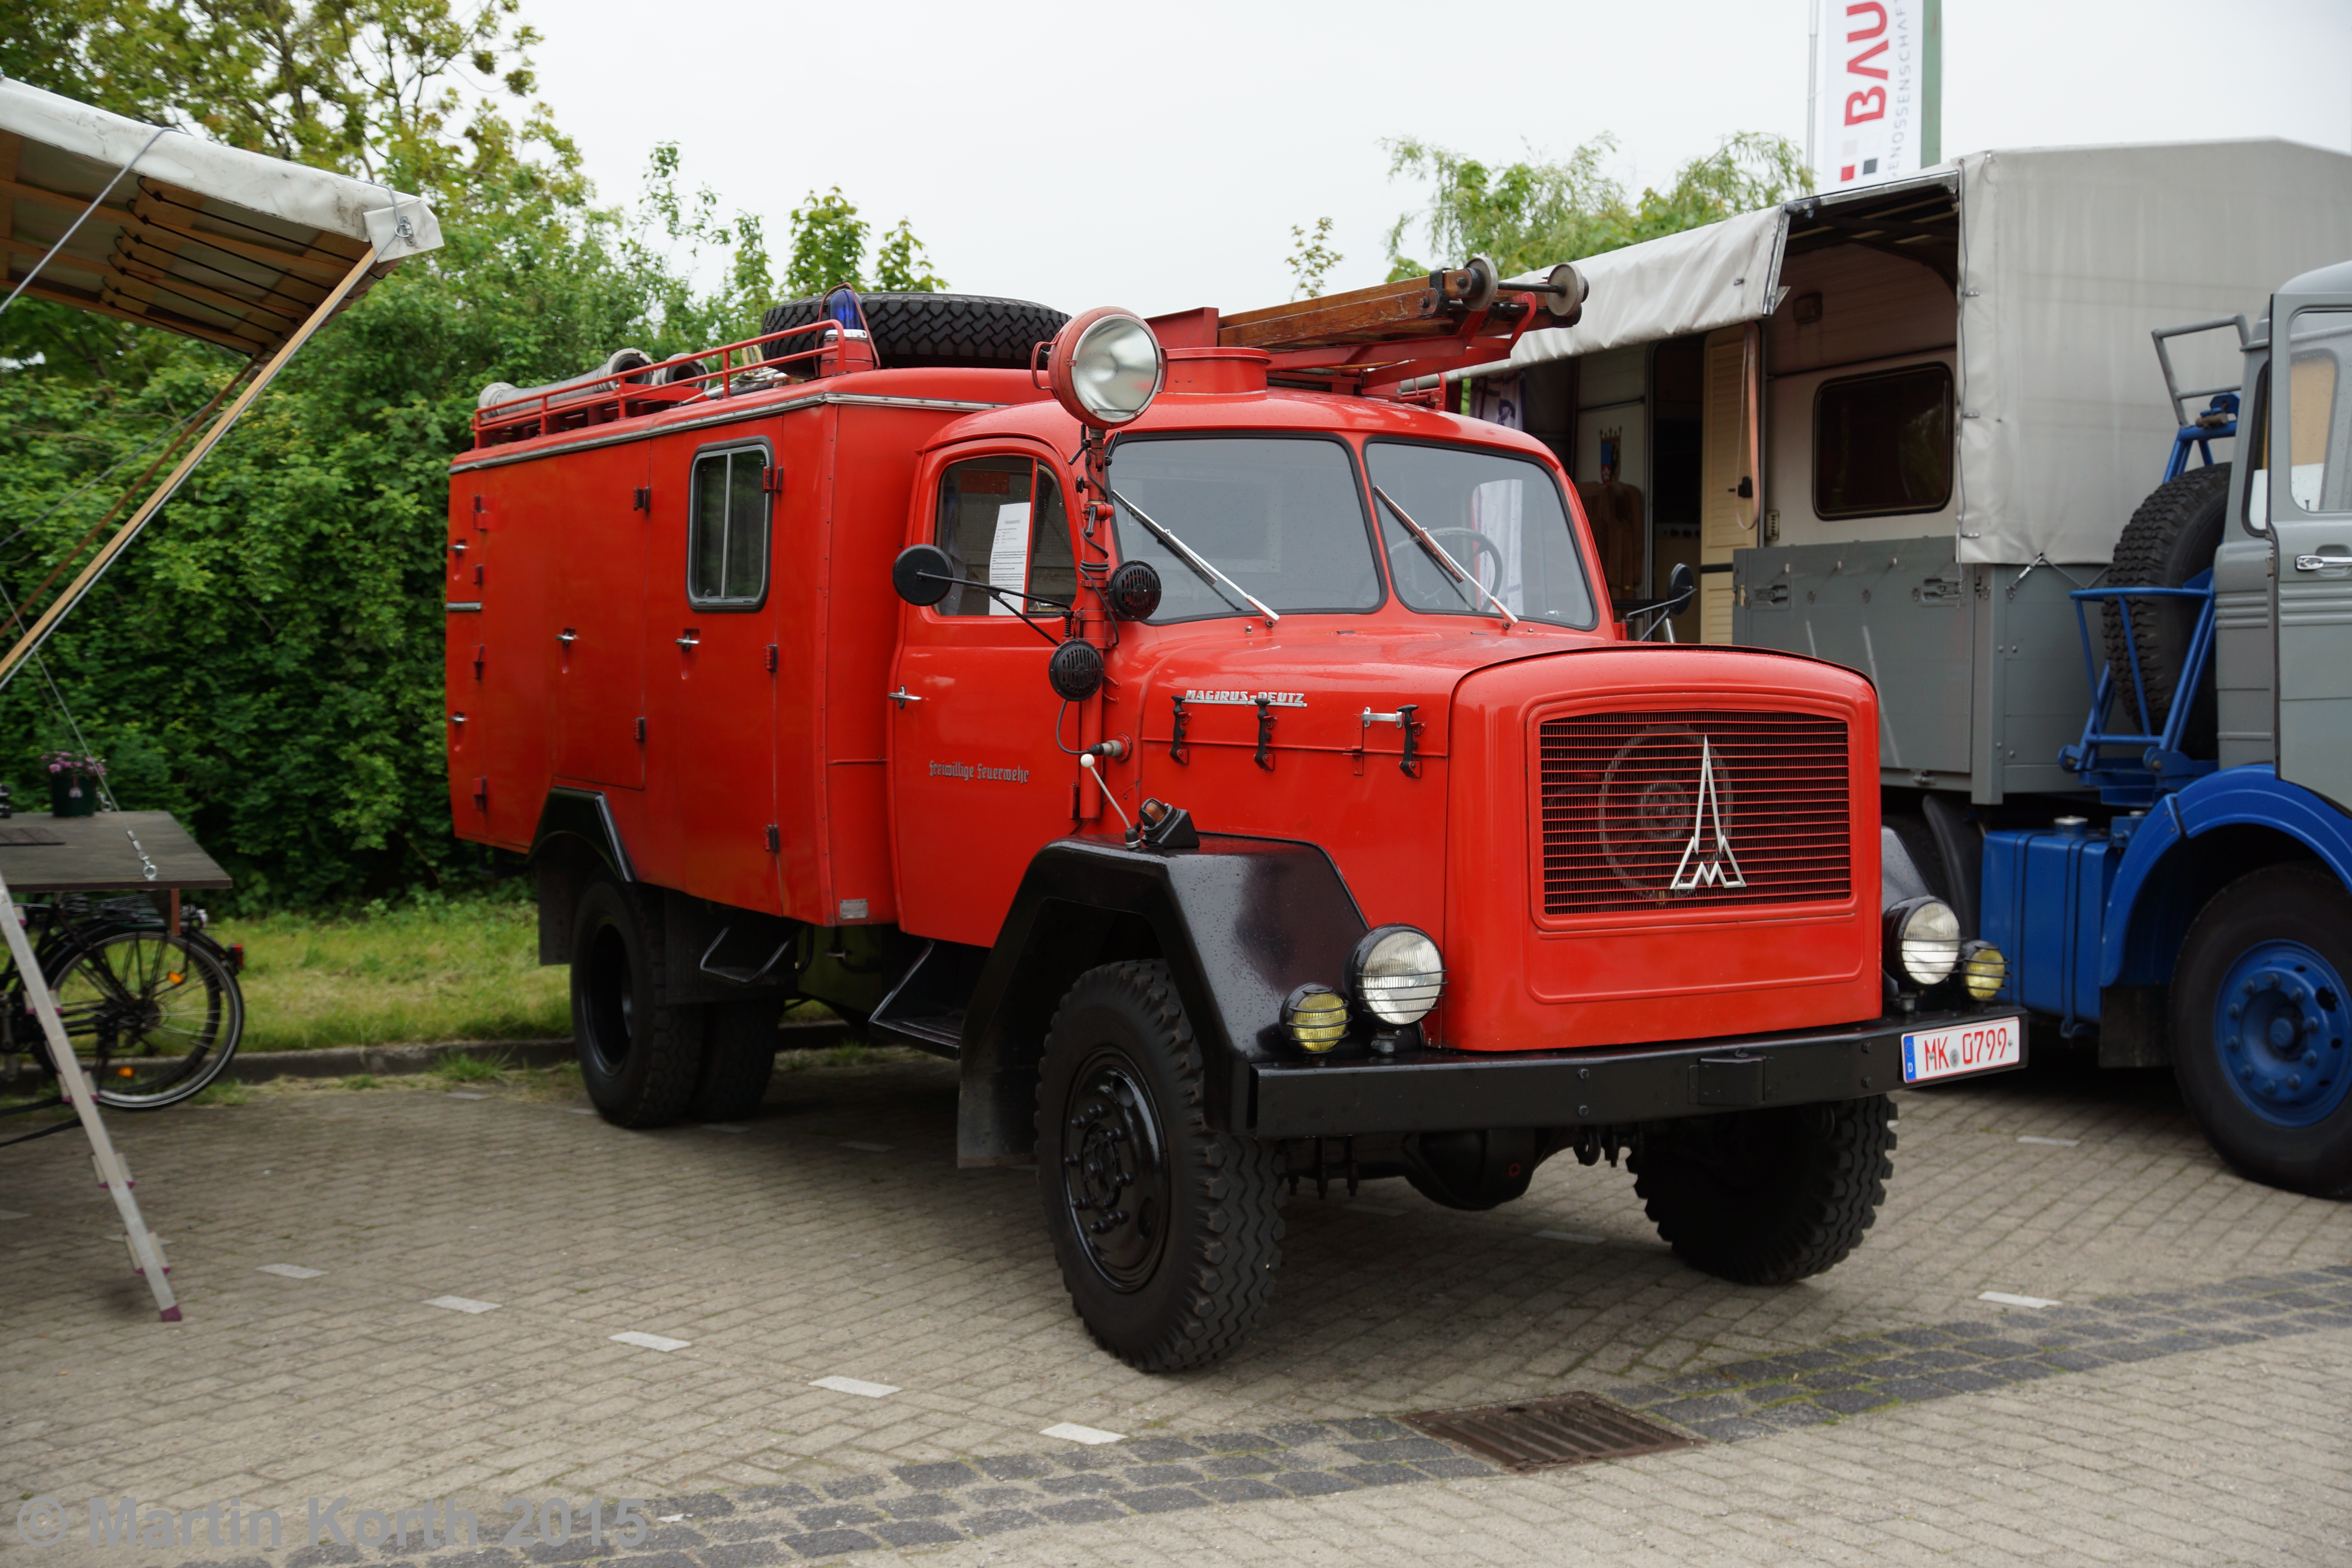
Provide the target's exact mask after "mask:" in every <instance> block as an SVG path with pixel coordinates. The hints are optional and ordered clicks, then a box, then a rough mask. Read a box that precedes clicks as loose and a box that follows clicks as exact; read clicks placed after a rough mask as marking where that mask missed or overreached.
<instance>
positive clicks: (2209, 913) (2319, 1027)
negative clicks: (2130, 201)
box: [2172, 866, 2352, 1197]
mask: <svg viewBox="0 0 2352 1568" xmlns="http://www.w3.org/2000/svg"><path fill="white" fill-rule="evenodd" d="M2347 984H2352V897H2348V896H2347V894H2346V893H2345V890H2344V888H2343V886H2342V885H2341V884H2340V883H2338V882H2337V881H2336V879H2335V878H2334V877H2332V876H2330V875H2329V874H2328V873H2326V871H2324V870H2321V869H2319V868H2317V867H2314V866H2267V867H2264V868H2263V869H2261V870H2259V871H2254V872H2252V873H2250V874H2248V875H2246V876H2243V877H2241V878H2239V879H2237V880H2236V881H2234V882H2232V883H2231V884H2230V885H2229V886H2228V887H2226V888H2224V889H2221V891H2220V892H2219V893H2216V894H2215V895H2213V898H2212V900H2211V901H2210V902H2209V903H2208V904H2207V905H2206V906H2205V908H2204V909H2203V910H2200V911H2199V913H2198V916H2197V919H2196V920H2195V921H2193V922H2192V923H2191V924H2190V925H2189V934H2188V936H2187V937H2186V938H2185V939H2184V940H2183V941H2182V942H2181V944H2180V961H2179V963H2178V964H2177V965H2175V967H2174V969H2173V975H2172V1041H2173V1046H2172V1063H2173V1068H2172V1070H2173V1074H2174V1076H2175V1077H2176V1078H2177V1079H2179V1083H2180V1093H2181V1097H2182V1098H2183V1099H2185V1100H2187V1101H2188V1102H2189V1112H2190V1114H2192V1115H2194V1116H2195V1117H2196V1118H2197V1122H2198V1125H2199V1126H2200V1127H2202V1128H2203V1129H2204V1130H2205V1136H2206V1137H2207V1138H2208V1139H2210V1141H2211V1142H2212V1144H2213V1148H2214V1150H2215V1152H2218V1153H2220V1155H2221V1158H2223V1159H2224V1160H2227V1161H2228V1162H2229V1163H2231V1165H2233V1166H2235V1167H2236V1168H2237V1169H2238V1170H2239V1171H2241V1172H2242V1173H2245V1174H2246V1175H2249V1176H2252V1177H2253V1178H2254V1179H2255V1180H2256V1181H2259V1182H2267V1183H2269V1184H2271V1185H2273V1186H2277V1187H2285V1188H2288V1189H2289V1190H2291V1191H2294V1192H2298V1193H2311V1194H2316V1195H2317V1196H2320V1197H2345V1196H2352V1092H2347V1091H2352V1046H2347V1043H2346V1042H2347V1039H2352V989H2347Z"/></svg>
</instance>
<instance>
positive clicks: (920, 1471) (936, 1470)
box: [890, 1460, 980, 1491]
mask: <svg viewBox="0 0 2352 1568" xmlns="http://www.w3.org/2000/svg"><path fill="white" fill-rule="evenodd" d="M890 1473H891V1474H892V1475H894V1476H896V1477H898V1479H900V1480H901V1481H904V1482H905V1483H906V1484H907V1485H908V1486H910V1487H913V1488H915V1489H917V1490H919V1491H936V1490H943V1489H946V1488H949V1487H961V1486H966V1485H969V1484H970V1483H971V1482H973V1481H976V1480H978V1479H980V1472H979V1471H977V1470H975V1469H973V1468H971V1466H970V1465H967V1464H963V1463H961V1462H959V1461H952V1460H951V1461H950V1462H948V1463H945V1464H938V1465H900V1466H899V1467H898V1468H896V1469H894V1470H892V1471H891V1472H890Z"/></svg>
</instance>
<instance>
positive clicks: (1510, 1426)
mask: <svg viewBox="0 0 2352 1568" xmlns="http://www.w3.org/2000/svg"><path fill="white" fill-rule="evenodd" d="M1400 1419H1401V1420H1402V1421H1403V1422H1404V1424H1405V1425H1406V1426H1412V1427H1415V1428H1417V1429H1418V1430H1420V1431H1423V1432H1426V1433H1428V1434H1429V1435H1430V1436H1433V1437H1442V1438H1444V1439H1445V1440H1446V1441H1447V1442H1449V1443H1459V1444H1461V1445H1462V1446H1463V1447H1465V1448H1473V1449H1475V1450H1476V1451H1477V1452H1479V1453H1481V1454H1483V1455H1485V1456H1486V1458H1490V1459H1493V1460H1495V1461H1496V1463H1498V1464H1500V1465H1501V1466H1502V1467H1503V1468H1505V1469H1509V1470H1540V1469H1548V1468H1551V1467H1552V1466H1554V1465H1589V1464H1591V1463H1592V1462H1593V1461H1594V1460H1596V1459H1624V1458H1632V1457H1633V1456H1634V1455H1636V1454H1659V1453H1664V1451H1665V1450H1667V1449H1668V1448H1690V1447H1696V1446H1697V1445H1698V1441H1699V1440H1698V1439H1697V1438H1696V1437H1685V1436H1683V1435H1682V1434H1681V1433H1679V1432H1676V1431H1675V1430H1673V1429H1672V1428H1671V1427H1668V1426H1661V1425H1660V1424H1659V1423H1657V1422H1655V1421H1653V1420H1651V1419H1649V1418H1648V1417H1647V1416H1644V1415H1634V1414H1633V1412H1632V1411H1630V1410H1628V1409H1626V1408H1625V1407H1624V1406H1622V1405H1612V1404H1611V1403H1609V1401H1607V1400H1605V1399H1602V1398H1601V1397H1600V1396H1599V1395H1598V1394H1562V1395H1561V1396H1560V1397H1559V1398H1558V1399H1528V1400H1521V1401H1519V1402H1518V1403H1517V1404H1512V1405H1480V1406H1479V1407H1478V1408H1476V1409H1475V1410H1428V1411H1423V1413H1421V1414H1420V1415H1406V1416H1402V1417H1400Z"/></svg>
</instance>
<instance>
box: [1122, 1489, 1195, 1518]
mask: <svg viewBox="0 0 2352 1568" xmlns="http://www.w3.org/2000/svg"><path fill="white" fill-rule="evenodd" d="M1118 1500H1119V1501H1121V1502H1123V1503H1125V1504H1126V1505H1127V1506H1128V1507H1129V1508H1131V1509H1133V1510H1135V1511H1136V1512H1138V1513H1173V1512H1174V1511H1175V1510H1178V1509H1180V1508H1203V1507H1206V1506H1207V1505H1208V1502H1209V1500H1208V1499H1207V1498H1205V1497H1202V1495H1201V1494H1200V1493H1199V1492H1197V1491H1194V1490H1193V1489H1192V1488H1191V1487H1159V1488H1155V1489H1152V1490H1150V1491H1140V1492H1121V1493H1119V1494H1118Z"/></svg>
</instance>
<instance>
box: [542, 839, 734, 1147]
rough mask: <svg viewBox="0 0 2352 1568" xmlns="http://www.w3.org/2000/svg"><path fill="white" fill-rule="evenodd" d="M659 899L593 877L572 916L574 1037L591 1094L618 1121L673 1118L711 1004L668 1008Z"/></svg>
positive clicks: (652, 1123) (695, 1068)
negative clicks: (665, 1000)
mask: <svg viewBox="0 0 2352 1568" xmlns="http://www.w3.org/2000/svg"><path fill="white" fill-rule="evenodd" d="M668 978H669V955H668V953H667V948H666V944H665V933H664V930H663V921H662V910H661V905H660V903H659V901H658V900H656V898H654V897H652V896H649V895H648V894H646V892H645V891H644V890H643V889H638V888H635V887H625V886H624V885H622V884H621V883H619V882H615V881H613V880H611V879H605V878H599V879H597V880H595V881H593V882H591V883H589V884H588V888H587V890H586V891H584V892H583V893H582V894H581V896H580V903H579V906H578V908H577V909H576V910H575V911H574V913H573V915H572V1040H573V1043H574V1047H575V1048H576V1049H577V1050H578V1052H579V1053H580V1076H581V1079H582V1082H583V1085H584V1086H585V1088H586V1089H587V1090H588V1099H589V1100H590V1101H591V1102H592V1103H593V1105H594V1106H595V1107H596V1109H597V1110H599V1111H601V1112H603V1113H604V1120H605V1121H611V1122H614V1123H617V1124H618V1125H620V1126H623V1127H659V1126H662V1125H664V1124H665V1123H667V1122H671V1121H677V1119H678V1117H679V1116H680V1115H681V1114H683V1113H684V1111H685V1110H686V1108H687V1103H688V1101H689V1100H692V1099H693V1097H694V1090H695V1086H696V1083H697V1082H698V1079H699V1076H700V1073H701V1070H702V1051H703V1040H704V1036H705V1033H706V1031H707V1029H708V1027H709V1017H708V1011H709V1010H708V1009H707V1008H703V1007H694V1006H678V1005H665V1004H664V1003H663V1001H662V998H664V997H665V996H667V994H669V985H668Z"/></svg>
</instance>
